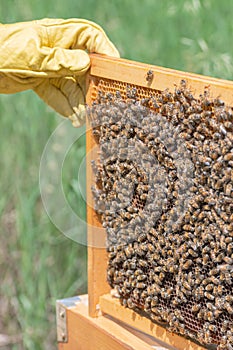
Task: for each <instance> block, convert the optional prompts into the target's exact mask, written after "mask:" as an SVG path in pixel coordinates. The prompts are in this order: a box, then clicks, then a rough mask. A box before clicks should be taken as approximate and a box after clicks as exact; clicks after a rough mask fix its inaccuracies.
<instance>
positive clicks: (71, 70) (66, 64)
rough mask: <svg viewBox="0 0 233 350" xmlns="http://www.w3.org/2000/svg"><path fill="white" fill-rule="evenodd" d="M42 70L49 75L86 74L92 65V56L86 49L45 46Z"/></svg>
mask: <svg viewBox="0 0 233 350" xmlns="http://www.w3.org/2000/svg"><path fill="white" fill-rule="evenodd" d="M43 50H44V51H46V52H44V58H43V60H42V62H41V65H40V70H41V71H42V72H45V73H46V74H47V76H48V75H49V77H57V76H64V77H65V76H73V75H80V74H84V73H85V72H86V71H87V70H88V69H89V67H90V57H89V55H88V54H87V53H86V52H85V51H84V50H79V49H77V50H68V49H63V48H60V47H56V48H52V49H51V48H44V49H43Z"/></svg>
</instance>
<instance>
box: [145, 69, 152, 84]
mask: <svg viewBox="0 0 233 350" xmlns="http://www.w3.org/2000/svg"><path fill="white" fill-rule="evenodd" d="M153 78H154V73H153V71H152V70H151V69H149V70H148V71H147V73H146V81H147V82H148V83H151V82H152V80H153Z"/></svg>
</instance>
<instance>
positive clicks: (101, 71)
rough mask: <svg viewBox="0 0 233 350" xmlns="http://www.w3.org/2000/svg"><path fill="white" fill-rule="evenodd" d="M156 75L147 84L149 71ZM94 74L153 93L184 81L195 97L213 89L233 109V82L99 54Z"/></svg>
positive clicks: (95, 57) (93, 63) (94, 61)
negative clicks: (208, 88) (141, 87)
mask: <svg viewBox="0 0 233 350" xmlns="http://www.w3.org/2000/svg"><path fill="white" fill-rule="evenodd" d="M149 69H150V70H152V72H153V75H154V77H153V80H152V81H151V83H149V82H147V80H146V77H147V72H148V70H149ZM90 74H91V75H93V76H98V77H102V78H107V79H113V80H118V81H123V82H126V83H129V84H135V85H139V86H143V87H149V88H151V89H155V90H159V91H163V90H165V89H167V88H169V89H171V90H173V89H174V85H175V84H176V85H179V83H180V81H181V79H185V80H186V81H187V84H188V86H190V88H191V90H192V92H193V94H194V96H195V97H198V96H199V94H201V93H203V91H204V88H205V87H207V86H209V87H210V95H211V96H215V97H219V98H221V99H222V100H224V101H225V103H226V104H227V105H229V106H233V82H232V81H229V80H223V79H215V78H212V77H207V76H204V75H198V74H192V73H187V72H182V71H177V70H173V69H169V68H163V67H158V66H152V65H148V64H144V63H140V62H134V61H129V60H125V59H119V58H110V57H107V56H101V55H97V54H92V55H91V70H90Z"/></svg>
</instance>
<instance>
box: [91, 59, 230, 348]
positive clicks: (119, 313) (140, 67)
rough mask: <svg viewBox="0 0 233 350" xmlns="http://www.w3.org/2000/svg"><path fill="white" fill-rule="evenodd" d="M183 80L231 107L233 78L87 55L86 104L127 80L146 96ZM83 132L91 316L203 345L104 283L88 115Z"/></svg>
mask: <svg viewBox="0 0 233 350" xmlns="http://www.w3.org/2000/svg"><path fill="white" fill-rule="evenodd" d="M148 71H151V72H152V78H151V77H148ZM151 72H149V74H151ZM181 79H185V80H186V82H187V84H188V86H190V87H191V90H192V92H193V94H194V96H195V97H197V96H199V95H200V94H202V93H203V91H204V89H205V88H206V87H209V88H210V91H211V95H213V96H215V97H218V96H219V97H220V98H221V99H222V100H224V102H225V103H226V104H227V105H228V106H233V82H230V81H224V80H220V79H214V78H210V77H205V76H201V75H196V74H190V73H186V72H181V71H176V70H172V69H166V68H161V67H156V66H152V65H147V64H142V63H138V62H133V61H128V60H124V59H114V58H108V57H103V56H100V55H91V69H90V73H89V76H88V82H87V104H88V105H89V106H91V104H92V103H93V101H94V100H95V99H96V98H97V92H98V89H101V90H103V91H105V92H113V93H114V92H115V91H116V90H123V89H125V87H126V86H127V84H131V86H136V87H137V89H138V91H139V94H140V93H141V95H142V96H145V95H146V93H147V92H148V91H149V92H150V91H151V90H156V91H164V90H165V89H167V88H169V89H170V90H171V91H172V90H174V84H176V85H177V86H178V85H179V84H180V81H181ZM140 89H141V90H140ZM140 91H141V92H140ZM149 92H148V94H149ZM86 136H87V141H86V144H87V222H88V296H89V316H91V317H98V315H99V314H100V313H101V314H103V315H109V316H111V317H113V318H114V319H116V320H119V321H122V322H124V323H125V324H127V325H129V326H132V327H134V328H136V329H137V330H139V331H143V332H145V333H146V334H148V335H150V336H153V337H155V338H157V339H160V340H161V341H163V342H165V343H166V344H167V345H168V346H173V347H174V348H176V349H180V350H184V349H189V350H194V349H195V350H197V349H204V347H201V346H200V345H198V344H196V343H195V342H193V341H191V340H189V339H186V338H184V337H182V336H179V335H177V334H175V333H171V332H168V331H167V330H166V329H165V328H163V327H162V326H160V325H158V324H156V323H154V322H152V321H150V320H149V319H148V318H146V317H144V316H142V315H141V314H140V313H137V312H135V311H133V310H131V309H129V308H125V307H123V306H122V305H121V304H120V302H119V300H118V299H117V298H114V297H113V296H112V295H111V293H110V289H111V288H110V286H109V285H108V283H107V276H106V270H107V260H108V257H107V252H106V249H105V248H104V246H105V239H106V236H105V231H104V229H103V228H102V227H101V223H100V220H99V217H98V215H97V214H96V212H95V210H94V209H93V208H94V202H93V196H92V191H91V186H92V185H93V184H94V183H95V180H94V176H93V172H92V167H91V162H90V160H91V159H96V158H97V155H98V144H97V143H96V141H95V138H94V137H93V135H92V130H91V127H90V124H89V121H88V120H87V135H86Z"/></svg>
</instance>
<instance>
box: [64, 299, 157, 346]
mask: <svg viewBox="0 0 233 350" xmlns="http://www.w3.org/2000/svg"><path fill="white" fill-rule="evenodd" d="M66 312H67V314H66V317H67V326H68V343H59V344H58V348H59V350H95V349H98V350H99V349H101V350H110V349H111V350H151V349H152V348H151V343H150V344H149V343H147V342H146V341H144V340H141V339H140V338H138V337H137V336H135V335H134V334H132V333H131V332H130V331H128V330H126V329H125V328H124V327H122V326H121V325H119V324H117V323H116V322H114V321H113V320H110V319H108V318H106V317H104V316H99V317H98V318H92V317H90V316H89V315H88V307H87V306H86V305H85V304H83V303H82V302H81V303H78V304H77V305H76V306H75V307H72V308H69V309H67V311H66ZM154 344H156V343H154ZM155 349H156V347H155Z"/></svg>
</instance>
